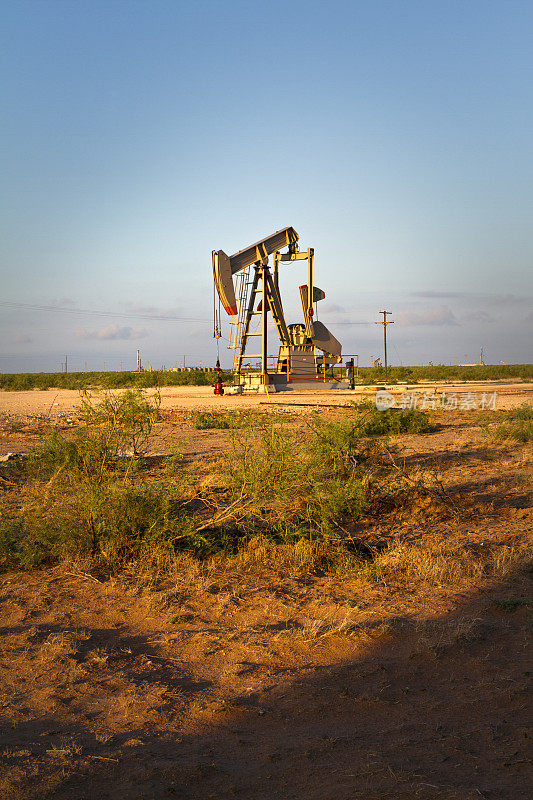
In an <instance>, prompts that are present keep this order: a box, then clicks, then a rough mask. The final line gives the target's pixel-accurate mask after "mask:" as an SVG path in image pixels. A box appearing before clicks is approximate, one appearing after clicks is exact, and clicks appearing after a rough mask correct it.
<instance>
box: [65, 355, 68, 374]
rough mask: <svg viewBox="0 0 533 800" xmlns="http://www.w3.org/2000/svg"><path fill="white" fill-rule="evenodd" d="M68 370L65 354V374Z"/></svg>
mask: <svg viewBox="0 0 533 800" xmlns="http://www.w3.org/2000/svg"><path fill="white" fill-rule="evenodd" d="M67 372H68V356H65V375H66V374H67Z"/></svg>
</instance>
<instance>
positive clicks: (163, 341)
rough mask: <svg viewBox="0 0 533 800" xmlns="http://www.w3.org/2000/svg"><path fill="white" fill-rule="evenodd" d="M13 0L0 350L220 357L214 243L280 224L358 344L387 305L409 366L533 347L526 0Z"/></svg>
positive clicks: (7, 356) (59, 355)
mask: <svg viewBox="0 0 533 800" xmlns="http://www.w3.org/2000/svg"><path fill="white" fill-rule="evenodd" d="M0 12H1V20H2V24H1V26H0V30H1V33H0V37H1V38H0V44H1V46H0V69H1V74H0V81H1V86H2V94H3V107H4V112H5V113H4V120H3V124H2V129H1V133H0V143H1V152H0V165H1V180H2V186H3V192H2V210H1V217H0V241H1V242H2V244H1V245H0V247H1V252H0V258H1V261H0V269H1V285H2V293H1V298H0V299H1V300H2V301H3V303H4V304H3V305H0V315H1V319H0V337H1V340H0V341H1V345H0V370H2V371H4V372H9V371H24V370H41V369H42V370H49V369H51V370H53V369H59V367H60V363H61V361H62V360H63V358H64V355H65V353H68V354H69V362H70V365H71V367H72V369H76V368H83V366H84V364H85V362H86V363H87V365H88V369H102V368H103V364H104V362H105V363H106V365H107V368H109V369H113V368H117V369H118V368H119V366H120V364H121V363H122V365H123V366H124V368H126V367H133V366H134V364H135V353H136V349H137V347H140V348H141V351H142V354H143V358H144V361H145V363H148V362H150V363H152V364H153V365H154V366H160V365H161V364H163V363H164V364H166V366H167V367H169V366H173V365H174V364H176V363H181V362H182V361H183V357H184V356H185V357H186V360H187V363H199V362H200V361H202V362H203V363H204V364H205V363H212V362H213V361H214V353H215V349H214V344H213V340H212V338H211V293H212V281H211V250H212V249H223V250H225V251H226V252H227V253H232V252H235V251H236V250H239V249H241V248H242V247H244V246H246V245H248V244H249V243H251V242H253V241H256V240H257V239H259V238H261V237H262V236H264V235H267V234H269V233H271V232H272V231H274V230H277V229H279V228H282V227H285V226H287V225H293V226H294V227H295V228H296V230H297V231H298V233H299V234H300V242H301V245H302V247H303V248H306V247H308V246H313V247H314V248H315V252H316V283H317V284H318V285H319V286H320V287H321V288H323V289H324V290H325V291H326V295H327V297H326V300H325V301H323V303H322V304H320V305H319V316H320V318H321V319H322V320H323V321H324V322H325V323H326V324H327V325H328V326H329V327H330V328H331V330H332V331H333V332H334V333H335V335H336V336H337V338H339V339H340V340H341V341H342V342H343V345H344V351H345V352H346V353H359V354H360V358H361V363H363V364H365V363H368V361H369V358H370V355H371V354H374V355H377V354H378V353H379V352H380V343H381V338H380V337H381V329H380V328H378V327H377V326H376V325H374V320H377V319H378V315H377V312H378V311H379V310H381V309H383V308H387V310H391V311H392V312H393V317H392V318H393V319H394V320H395V324H394V326H393V327H392V328H391V329H389V331H390V343H391V353H390V357H391V361H392V362H393V363H403V364H409V363H421V361H422V359H424V360H425V361H428V360H433V361H434V362H441V361H442V362H445V363H450V362H451V363H455V362H456V360H457V359H459V360H462V359H463V358H464V356H465V354H466V355H467V356H468V359H469V360H474V359H475V358H477V357H478V354H479V348H480V346H481V345H483V346H484V349H485V354H486V359H487V361H489V362H491V363H498V361H500V360H503V361H506V362H524V361H531V360H533V359H532V357H531V347H530V342H531V339H532V330H531V329H532V326H533V314H532V310H531V309H532V303H531V297H532V294H533V288H532V279H531V265H532V262H533V226H532V224H531V220H532V217H533V189H532V187H533V159H532V143H533V102H532V100H533V97H532V94H533V89H532V87H533V69H532V67H533V54H532V50H533V48H532V47H531V30H532V28H533V4H531V3H530V2H514V1H513V0H508V1H505V2H504V1H503V0H499V1H498V2H491V1H490V0H484V1H483V2H476V0H470V1H469V2H451V1H450V2H441V1H440V0H432V2H411V1H410V0H403V2H400V0H397V1H395V2H392V1H389V2H384V1H380V0H373V1H372V2H371V1H370V0H365V1H364V2H357V1H355V2H354V1H352V2H328V3H326V2H321V3H313V2H290V1H289V2H262V3H252V2H229V1H228V2H213V0H208V1H206V2H178V1H177V0H176V1H175V2H161V1H159V2H158V0H152V1H151V2H113V1H111V0H108V1H107V2H98V1H97V0H92V1H91V2H83V1H82V0H78V1H77V2H70V0H65V1H61V2H24V0H22V1H21V0H19V1H18V2H2V3H1V4H0ZM284 269H285V270H286V273H284V275H283V278H282V286H283V287H284V288H285V290H286V296H285V307H286V311H287V316H288V317H289V319H288V321H289V322H292V321H299V314H300V312H299V309H298V298H297V296H296V291H295V289H296V286H297V285H298V283H301V282H303V276H302V273H300V272H299V270H301V269H302V267H301V266H300V267H298V266H295V265H290V266H289V265H287V266H284ZM6 303H13V304H18V305H6ZM31 306H40V307H41V309H40V310H39V309H36V308H30V307H31ZM89 312H99V313H98V314H96V313H89ZM168 317H172V318H173V319H168ZM341 323H342V324H341ZM352 323H358V324H352ZM272 350H274V348H272ZM224 360H225V363H229V357H228V356H224Z"/></svg>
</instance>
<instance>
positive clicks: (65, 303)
mask: <svg viewBox="0 0 533 800" xmlns="http://www.w3.org/2000/svg"><path fill="white" fill-rule="evenodd" d="M77 305H78V303H77V301H76V300H73V299H72V298H71V297H54V299H53V300H51V301H50V307H51V308H74V306H77Z"/></svg>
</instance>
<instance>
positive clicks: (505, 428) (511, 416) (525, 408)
mask: <svg viewBox="0 0 533 800" xmlns="http://www.w3.org/2000/svg"><path fill="white" fill-rule="evenodd" d="M496 436H497V437H498V439H514V440H515V441H517V442H531V441H533V406H530V405H528V404H527V403H524V404H523V405H521V406H520V407H519V408H513V409H511V410H510V411H504V412H503V422H502V423H501V425H500V426H499V427H498V429H497V431H496Z"/></svg>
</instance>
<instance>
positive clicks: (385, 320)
mask: <svg viewBox="0 0 533 800" xmlns="http://www.w3.org/2000/svg"><path fill="white" fill-rule="evenodd" d="M379 313H380V314H383V322H381V320H380V321H379V322H376V325H383V349H384V350H385V382H386V381H387V325H394V320H392V319H387V314H392V311H380V312H379Z"/></svg>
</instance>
